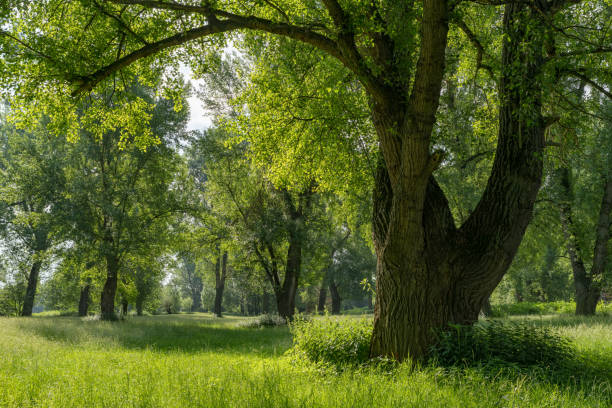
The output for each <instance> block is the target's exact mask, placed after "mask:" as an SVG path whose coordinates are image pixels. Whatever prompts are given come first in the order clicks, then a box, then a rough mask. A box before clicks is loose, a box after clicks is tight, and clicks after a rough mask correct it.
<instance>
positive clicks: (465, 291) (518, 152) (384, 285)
mask: <svg viewBox="0 0 612 408" xmlns="http://www.w3.org/2000/svg"><path fill="white" fill-rule="evenodd" d="M524 7H525V6H524V5H521V4H509V5H507V6H506V10H505V16H504V27H505V31H506V33H507V34H508V35H507V37H506V40H505V41H504V43H503V50H502V66H503V67H504V70H503V72H502V77H501V78H500V85H499V86H500V88H499V91H500V97H501V98H500V99H501V100H500V126H499V134H498V145H497V150H496V155H495V161H494V164H493V168H492V171H491V175H490V178H489V181H488V184H487V186H486V188H485V191H484V193H483V195H482V197H481V200H480V202H479V204H478V206H477V207H476V209H475V210H474V212H473V213H472V214H471V215H470V216H469V217H468V219H467V220H466V221H465V223H464V224H463V225H462V226H461V227H460V228H459V229H457V228H456V227H455V225H454V221H453V218H452V215H451V213H450V210H449V207H448V203H447V200H446V198H445V197H444V194H443V192H442V191H441V189H440V188H439V186H438V185H437V183H436V181H435V179H434V178H433V177H432V176H431V172H432V171H433V169H435V166H436V163H437V162H439V160H440V158H438V157H436V154H433V155H430V154H429V153H428V148H429V144H428V143H429V138H430V134H431V128H432V125H433V120H434V119H433V115H434V114H435V109H436V107H437V100H438V98H437V96H436V97H434V95H439V90H440V82H439V81H440V80H441V74H442V71H443V65H444V49H445V39H446V26H445V24H446V4H445V3H444V2H441V1H436V0H431V1H425V3H424V11H423V13H424V17H423V19H424V21H427V22H429V23H431V24H424V28H423V33H422V35H421V38H422V44H421V55H420V58H419V63H418V64H417V74H416V78H415V85H414V89H413V90H412V94H411V97H410V103H409V107H408V109H407V115H406V117H405V118H402V117H401V116H399V117H398V116H397V115H395V114H394V112H393V111H392V110H389V109H387V110H386V111H384V110H382V109H381V110H378V111H376V110H375V117H374V124H375V127H376V130H377V133H378V134H379V139H380V140H381V151H382V153H383V159H384V160H383V161H381V162H380V163H379V166H378V169H377V175H376V180H375V191H374V195H373V199H374V214H373V234H374V244H375V249H376V253H377V259H378V260H377V280H376V283H377V298H376V306H375V312H374V332H373V336H372V343H371V348H370V354H371V355H372V356H386V357H391V358H395V359H397V360H404V359H406V358H408V357H410V358H412V359H414V360H421V359H423V358H424V357H425V356H426V354H427V353H428V351H429V349H430V347H431V346H432V345H433V344H434V343H435V341H436V339H437V330H440V329H444V328H445V327H448V324H449V323H459V324H472V323H474V322H476V321H477V320H478V314H479V312H480V310H481V309H482V306H483V304H484V303H485V301H486V299H487V298H488V297H489V296H490V294H491V293H492V291H493V289H494V288H495V287H496V286H497V284H498V283H499V281H500V280H501V278H502V277H503V275H504V274H505V273H506V271H507V269H508V267H509V265H510V263H511V261H512V259H513V257H514V255H515V253H516V251H517V249H518V246H519V244H520V241H521V239H522V237H523V235H524V233H525V229H526V227H527V225H528V223H529V221H530V220H531V217H532V210H533V205H534V202H535V198H536V195H537V192H538V189H539V187H540V183H541V176H542V152H543V147H544V123H545V121H544V119H543V117H542V115H541V90H540V88H539V87H538V84H537V80H536V78H537V75H538V74H539V72H540V68H541V66H542V63H543V58H542V55H541V50H542V47H540V46H539V44H540V42H541V38H543V36H542V33H541V32H539V31H538V30H537V26H536V28H535V29H534V27H530V30H527V29H526V25H527V23H528V22H531V21H533V19H532V18H531V17H532V14H530V12H529V11H528V10H527V9H526V8H524ZM525 42H527V43H530V44H533V47H529V48H525V47H523V46H522V44H524V43H525ZM519 62H520V64H519ZM419 67H420V68H421V69H422V73H427V74H428V79H427V80H424V79H422V78H420V77H419ZM440 67H441V68H440ZM415 94H418V95H416V96H415ZM525 106H529V109H528V110H527V109H524V107H525ZM522 108H523V109H522ZM415 112H418V113H419V114H415ZM399 124H403V126H402V125H399ZM389 129H391V130H392V131H389ZM397 135H399V137H397ZM393 137H395V138H396V139H395V140H394V139H393ZM397 139H399V140H397ZM388 140H390V141H389V142H387V141H388ZM423 140H425V141H426V142H427V144H426V145H425V147H423V146H421V141H423ZM387 143H389V145H391V146H386V144H387ZM393 143H396V144H399V146H395V147H393ZM400 152H401V154H400Z"/></svg>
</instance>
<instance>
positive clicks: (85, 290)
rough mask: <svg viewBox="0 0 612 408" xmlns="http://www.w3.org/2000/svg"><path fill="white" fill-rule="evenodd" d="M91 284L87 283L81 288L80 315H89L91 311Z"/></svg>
mask: <svg viewBox="0 0 612 408" xmlns="http://www.w3.org/2000/svg"><path fill="white" fill-rule="evenodd" d="M90 288H91V285H89V284H87V285H85V286H83V287H82V288H81V296H80V297H79V316H87V313H88V312H89V290H90Z"/></svg>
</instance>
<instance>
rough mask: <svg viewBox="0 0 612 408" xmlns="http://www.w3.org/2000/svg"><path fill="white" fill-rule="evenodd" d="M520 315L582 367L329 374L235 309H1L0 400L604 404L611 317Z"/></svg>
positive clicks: (607, 402)
mask: <svg viewBox="0 0 612 408" xmlns="http://www.w3.org/2000/svg"><path fill="white" fill-rule="evenodd" d="M515 319H516V317H515ZM524 319H529V321H532V322H533V323H534V324H539V325H548V326H552V327H554V328H555V330H558V331H559V332H560V333H562V334H564V335H566V336H568V337H570V338H572V339H573V340H574V342H575V346H576V348H577V350H578V353H579V354H580V355H581V357H582V361H583V363H582V364H583V365H584V366H583V367H582V368H583V369H578V370H576V372H571V373H549V372H547V370H545V369H533V370H522V371H519V370H518V369H513V368H506V369H502V370H498V371H494V370H493V371H492V370H491V369H483V368H472V369H443V368H439V367H426V368H422V369H417V370H414V369H411V368H410V367H408V366H400V367H399V368H397V369H395V370H393V371H382V370H376V369H373V368H368V369H361V370H347V371H344V372H343V373H341V374H334V373H331V372H322V371H320V370H316V369H313V368H309V367H305V366H294V365H292V362H291V359H290V358H289V357H286V356H284V353H285V351H286V350H287V349H288V348H289V347H290V346H291V335H290V333H289V331H288V330H287V328H268V329H247V328H241V327H240V326H239V323H240V322H241V321H244V318H235V317H226V318H224V319H215V318H213V317H212V316H210V315H207V314H190V315H172V316H151V317H133V318H130V319H128V320H126V321H121V322H116V323H107V322H100V321H93V320H82V319H79V318H73V317H48V316H45V317H34V318H29V319H24V318H0V407H62V408H64V407H343V408H350V407H610V406H612V318H611V317H605V316H598V317H594V318H576V317H572V316H538V317H529V318H524Z"/></svg>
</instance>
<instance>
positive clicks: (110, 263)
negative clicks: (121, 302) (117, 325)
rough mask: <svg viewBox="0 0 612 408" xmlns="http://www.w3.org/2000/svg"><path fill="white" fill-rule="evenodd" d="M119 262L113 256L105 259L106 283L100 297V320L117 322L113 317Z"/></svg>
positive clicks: (114, 316) (115, 317)
mask: <svg viewBox="0 0 612 408" xmlns="http://www.w3.org/2000/svg"><path fill="white" fill-rule="evenodd" d="M118 272H119V261H118V260H117V258H116V257H114V256H111V255H109V256H107V257H106V282H104V287H103V288H102V295H101V296H100V318H101V319H102V320H117V316H116V315H115V295H116V293H117V274H118Z"/></svg>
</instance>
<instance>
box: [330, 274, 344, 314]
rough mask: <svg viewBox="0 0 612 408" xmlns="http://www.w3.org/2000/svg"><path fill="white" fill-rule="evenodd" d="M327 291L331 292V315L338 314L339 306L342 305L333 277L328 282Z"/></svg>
mask: <svg viewBox="0 0 612 408" xmlns="http://www.w3.org/2000/svg"><path fill="white" fill-rule="evenodd" d="M329 293H330V294H331V301H332V308H331V313H332V314H333V315H338V314H340V308H341V306H342V298H341V297H340V292H339V291H338V286H337V285H336V282H335V281H334V280H333V279H332V280H330V282H329Z"/></svg>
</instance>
